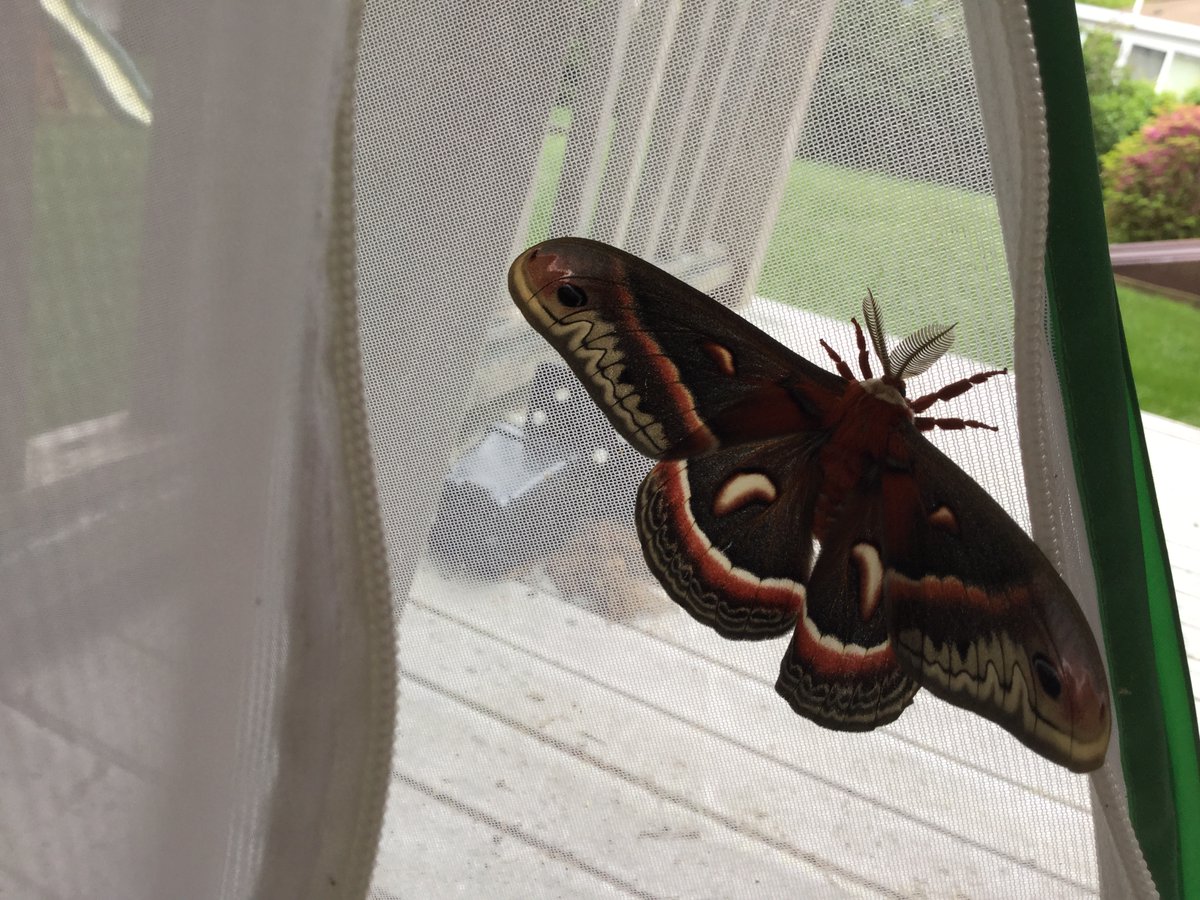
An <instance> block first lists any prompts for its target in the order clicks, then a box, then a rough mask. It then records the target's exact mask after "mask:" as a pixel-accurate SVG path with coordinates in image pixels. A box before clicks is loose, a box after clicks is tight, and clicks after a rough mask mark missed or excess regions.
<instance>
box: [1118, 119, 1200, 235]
mask: <svg viewBox="0 0 1200 900" xmlns="http://www.w3.org/2000/svg"><path fill="white" fill-rule="evenodd" d="M1103 168H1104V199H1105V203H1104V209H1105V213H1106V214H1107V218H1108V231H1109V237H1110V238H1111V239H1112V240H1113V241H1115V242H1120V241H1163V240H1168V239H1170V238H1189V237H1200V106H1181V107H1177V108H1175V109H1173V110H1171V111H1169V112H1166V113H1163V114H1162V115H1160V116H1158V117H1157V118H1156V119H1153V120H1151V121H1150V122H1148V123H1147V124H1146V125H1144V126H1142V129H1141V131H1139V132H1137V133H1136V134H1131V135H1129V137H1127V138H1124V139H1123V140H1121V141H1119V142H1118V143H1117V144H1116V146H1115V147H1113V148H1112V150H1110V151H1109V152H1108V153H1106V154H1105V155H1104V160H1103Z"/></svg>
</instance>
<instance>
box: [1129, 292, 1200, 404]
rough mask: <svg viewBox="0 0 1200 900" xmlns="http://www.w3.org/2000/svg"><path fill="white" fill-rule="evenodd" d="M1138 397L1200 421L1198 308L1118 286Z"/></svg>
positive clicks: (1147, 402)
mask: <svg viewBox="0 0 1200 900" xmlns="http://www.w3.org/2000/svg"><path fill="white" fill-rule="evenodd" d="M1117 297H1118V299H1119V301H1120V304H1121V319H1122V321H1123V322H1124V326H1125V343H1126V345H1127V347H1128V348H1129V361H1130V365H1131V366H1132V367H1133V380H1134V384H1135V385H1136V387H1137V394H1138V403H1139V404H1140V405H1141V407H1142V409H1143V410H1144V411H1145V412H1152V413H1157V414H1158V415H1160V416H1166V417H1167V418H1169V419H1178V420H1179V421H1181V422H1187V423H1188V424H1189V425H1196V426H1200V365H1198V364H1197V363H1198V361H1200V309H1196V308H1195V307H1193V306H1190V305H1188V304H1186V303H1180V302H1178V301H1176V300H1171V299H1168V298H1166V297H1162V296H1159V295H1157V294H1150V293H1146V292H1144V291H1140V290H1137V289H1135V288H1131V287H1127V286H1125V285H1118V286H1117Z"/></svg>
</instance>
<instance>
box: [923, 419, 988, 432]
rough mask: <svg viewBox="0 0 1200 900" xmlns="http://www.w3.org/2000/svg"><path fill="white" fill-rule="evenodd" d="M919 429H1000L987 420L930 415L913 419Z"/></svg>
mask: <svg viewBox="0 0 1200 900" xmlns="http://www.w3.org/2000/svg"><path fill="white" fill-rule="evenodd" d="M913 424H914V425H916V426H917V431H932V430H933V429H935V428H941V429H943V430H945V431H961V430H962V429H964V428H986V429H987V430H988V431H999V430H1000V429H999V428H997V427H996V426H995V425H988V424H987V423H986V422H976V421H975V420H974V419H932V418H930V417H929V416H917V417H916V418H915V419H913Z"/></svg>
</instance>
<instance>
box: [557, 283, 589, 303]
mask: <svg viewBox="0 0 1200 900" xmlns="http://www.w3.org/2000/svg"><path fill="white" fill-rule="evenodd" d="M558 302H559V303H561V304H562V305H563V306H567V307H570V308H571V309H578V308H579V307H581V306H586V305H587V302H588V298H587V294H585V293H584V292H583V288H580V287H577V286H576V285H573V284H571V283H569V282H568V283H566V284H560V285H559V286H558Z"/></svg>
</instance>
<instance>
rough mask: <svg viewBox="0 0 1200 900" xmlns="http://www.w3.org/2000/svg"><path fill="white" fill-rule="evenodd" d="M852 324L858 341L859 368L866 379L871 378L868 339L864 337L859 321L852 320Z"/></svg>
mask: <svg viewBox="0 0 1200 900" xmlns="http://www.w3.org/2000/svg"><path fill="white" fill-rule="evenodd" d="M850 322H851V324H853V325H854V335H855V338H856V340H857V341H858V367H859V368H860V369H861V370H862V375H863V378H864V379H870V377H871V363H870V360H869V359H868V357H867V339H866V337H865V336H864V335H863V330H862V326H861V325H859V324H858V319H851V320H850Z"/></svg>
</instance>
